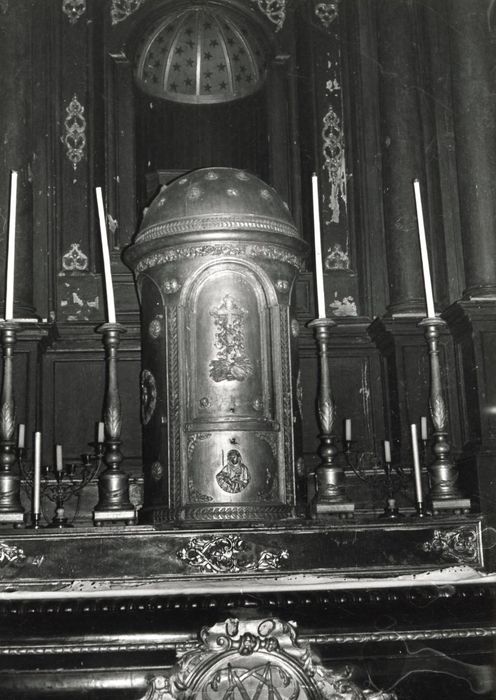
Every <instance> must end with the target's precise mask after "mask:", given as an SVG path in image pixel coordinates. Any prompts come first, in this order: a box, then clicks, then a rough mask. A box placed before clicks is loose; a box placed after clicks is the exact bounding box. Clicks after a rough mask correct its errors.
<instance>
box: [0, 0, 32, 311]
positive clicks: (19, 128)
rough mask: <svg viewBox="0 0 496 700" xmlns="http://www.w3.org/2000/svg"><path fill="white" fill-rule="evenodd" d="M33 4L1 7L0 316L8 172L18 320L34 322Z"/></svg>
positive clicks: (17, 1)
mask: <svg viewBox="0 0 496 700" xmlns="http://www.w3.org/2000/svg"><path fill="white" fill-rule="evenodd" d="M32 15H33V9H32V3H31V2H29V1H28V0H15V2H3V3H1V5H0V65H1V66H2V69H1V70H0V94H1V95H2V99H1V103H0V132H1V134H2V148H1V150H0V217H1V222H2V223H1V231H2V243H1V245H0V289H1V290H2V291H1V292H0V295H1V299H0V304H1V311H0V316H3V311H4V301H3V297H4V286H5V285H4V281H3V280H4V274H5V259H6V253H7V250H6V243H7V236H6V235H5V234H6V231H7V220H8V210H9V179H10V171H11V170H17V171H18V172H19V186H18V192H17V227H16V229H17V239H16V276H15V294H14V315H15V316H16V317H24V318H25V317H32V316H33V315H34V306H33V241H32V231H33V203H32V187H31V165H32V159H33V143H32V138H31V134H32V127H31V110H32V104H31V102H32V81H31V75H32V68H31V59H32V50H31V22H32Z"/></svg>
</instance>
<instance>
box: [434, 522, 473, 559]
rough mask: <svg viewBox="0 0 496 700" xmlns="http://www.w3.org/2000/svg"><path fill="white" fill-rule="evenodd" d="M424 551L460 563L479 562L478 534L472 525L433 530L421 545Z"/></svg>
mask: <svg viewBox="0 0 496 700" xmlns="http://www.w3.org/2000/svg"><path fill="white" fill-rule="evenodd" d="M421 547H422V549H423V551H424V552H432V553H434V554H438V555H440V556H441V559H446V560H448V561H450V560H451V561H457V562H459V563H460V564H475V563H479V562H478V560H479V547H478V534H477V530H476V528H474V527H469V526H466V527H459V528H457V529H455V530H434V532H433V535H432V538H431V539H430V540H427V541H426V542H424V543H423V544H422V545H421Z"/></svg>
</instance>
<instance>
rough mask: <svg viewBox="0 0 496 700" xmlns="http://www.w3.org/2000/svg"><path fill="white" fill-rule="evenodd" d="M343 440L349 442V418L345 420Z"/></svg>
mask: <svg viewBox="0 0 496 700" xmlns="http://www.w3.org/2000/svg"><path fill="white" fill-rule="evenodd" d="M344 439H345V440H346V442H351V418H346V420H345V422H344Z"/></svg>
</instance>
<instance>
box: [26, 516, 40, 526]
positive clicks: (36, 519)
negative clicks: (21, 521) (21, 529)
mask: <svg viewBox="0 0 496 700" xmlns="http://www.w3.org/2000/svg"><path fill="white" fill-rule="evenodd" d="M40 528H41V515H40V513H31V524H30V525H28V526H27V528H26V529H27V530H39V529H40Z"/></svg>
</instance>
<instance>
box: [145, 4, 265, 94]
mask: <svg viewBox="0 0 496 700" xmlns="http://www.w3.org/2000/svg"><path fill="white" fill-rule="evenodd" d="M265 72H266V55H265V49H264V46H263V44H262V42H261V41H260V40H259V38H258V37H257V35H256V33H255V31H254V29H253V28H252V27H251V25H250V24H249V22H247V21H246V20H245V19H244V17H242V16H241V15H240V14H239V13H237V12H236V11H234V10H233V9H231V8H226V7H220V6H219V5H217V4H209V3H207V4H205V3H203V4H201V5H200V4H191V5H188V6H187V7H182V8H181V9H178V10H176V11H175V12H174V13H172V14H169V15H167V17H165V18H164V17H162V18H161V20H160V21H159V22H158V23H156V24H155V25H154V26H153V27H152V28H151V30H149V31H148V33H147V34H146V37H145V39H144V41H143V42H142V43H141V46H140V48H139V49H138V52H137V61H136V79H137V82H138V84H139V85H140V87H141V88H142V89H143V90H144V91H145V92H146V93H148V94H150V95H153V96H155V97H162V98H165V99H168V100H173V101H174V102H183V103H192V104H213V103H217V102H229V101H231V100H236V99H238V98H240V97H245V96H247V95H250V94H251V93H253V92H255V91H256V90H258V89H259V88H260V86H261V85H262V83H263V81H264V79H265Z"/></svg>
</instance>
